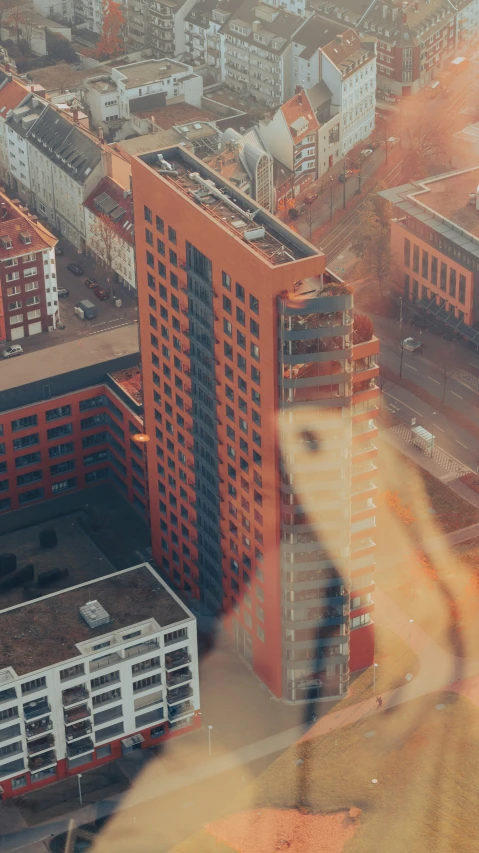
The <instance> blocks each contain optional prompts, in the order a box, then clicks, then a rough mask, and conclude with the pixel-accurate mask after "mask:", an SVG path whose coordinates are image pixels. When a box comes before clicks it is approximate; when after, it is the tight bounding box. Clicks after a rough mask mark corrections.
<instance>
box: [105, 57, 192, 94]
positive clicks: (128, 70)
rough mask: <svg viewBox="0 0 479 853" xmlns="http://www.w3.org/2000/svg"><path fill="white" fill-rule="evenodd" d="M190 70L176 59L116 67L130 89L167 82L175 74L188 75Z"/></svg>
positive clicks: (155, 60)
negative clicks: (160, 81) (162, 81)
mask: <svg viewBox="0 0 479 853" xmlns="http://www.w3.org/2000/svg"><path fill="white" fill-rule="evenodd" d="M189 70H190V68H189V66H188V65H185V64H184V63H183V62H176V61H175V60H174V59H146V60H145V61H144V62H132V63H131V64H130V65H117V66H115V71H119V72H120V74H121V75H122V77H123V79H124V83H125V85H126V87H127V88H128V89H130V88H134V87H135V86H144V85H146V84H147V83H155V82H157V81H158V80H165V79H166V78H167V77H171V76H172V75H173V74H186V73H187V72H189Z"/></svg>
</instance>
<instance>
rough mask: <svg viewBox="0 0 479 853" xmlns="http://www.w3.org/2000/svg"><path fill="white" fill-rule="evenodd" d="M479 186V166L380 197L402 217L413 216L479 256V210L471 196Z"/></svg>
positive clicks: (465, 249) (429, 179) (397, 189)
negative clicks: (470, 201)
mask: <svg viewBox="0 0 479 853" xmlns="http://www.w3.org/2000/svg"><path fill="white" fill-rule="evenodd" d="M478 187H479V166H475V167H474V168H472V169H465V170H462V171H456V172H449V173H448V174H446V175H439V176H438V177H435V178H428V179H427V180H424V181H415V182H414V183H410V184H404V185H403V186H400V187H394V188H392V189H390V190H382V191H381V193H380V195H382V196H383V197H384V198H385V199H387V200H388V201H389V202H391V204H392V205H394V206H395V208H396V209H397V213H396V215H397V214H399V215H400V216H403V217H404V216H411V217H414V218H415V219H418V220H419V221H420V222H423V223H424V224H425V225H426V226H428V227H430V228H432V229H434V230H435V231H438V232H439V233H440V234H441V235H442V236H443V237H445V238H447V239H448V240H451V241H452V242H453V243H456V244H457V245H458V246H459V247H460V248H461V249H463V250H464V251H466V252H469V253H471V254H473V255H475V256H476V257H479V245H478V242H477V240H478V238H479V211H478V210H476V201H475V199H472V201H473V203H472V204H469V199H470V197H471V198H472V195H473V194H476V193H477V191H478Z"/></svg>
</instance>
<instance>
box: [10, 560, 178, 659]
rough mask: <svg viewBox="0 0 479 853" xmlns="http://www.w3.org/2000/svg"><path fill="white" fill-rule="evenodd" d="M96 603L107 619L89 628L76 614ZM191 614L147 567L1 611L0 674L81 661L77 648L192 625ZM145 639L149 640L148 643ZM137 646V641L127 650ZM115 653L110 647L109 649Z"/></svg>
mask: <svg viewBox="0 0 479 853" xmlns="http://www.w3.org/2000/svg"><path fill="white" fill-rule="evenodd" d="M94 600H97V601H99V602H100V604H101V605H102V607H104V608H105V610H106V611H107V613H108V614H109V616H110V621H109V622H108V623H107V624H105V625H100V626H99V627H98V628H89V627H88V625H87V624H86V622H85V621H84V619H83V618H82V616H81V615H80V612H79V608H80V607H82V606H83V605H84V604H86V603H87V602H88V601H94ZM191 618H192V614H191V613H190V611H189V610H188V609H187V608H186V607H185V606H184V605H182V604H181V602H180V601H179V599H177V597H176V596H175V595H174V594H173V593H172V592H171V591H170V590H169V589H168V587H167V586H166V584H165V583H164V582H163V581H161V580H160V578H159V577H158V575H157V574H156V573H155V572H154V571H153V569H152V568H151V566H149V564H148V563H143V564H142V565H139V566H133V567H132V568H131V569H126V570H125V571H122V572H117V573H116V574H114V575H108V576H107V577H103V578H100V579H98V580H94V581H90V582H87V583H85V584H81V585H80V586H76V587H71V588H70V589H66V590H61V591H60V592H54V593H52V594H51V595H46V596H44V597H43V598H37V599H35V600H33V601H29V602H25V603H24V604H18V605H16V606H15V607H11V608H9V609H8V610H1V611H0V670H2V669H5V668H6V667H9V666H11V667H13V669H14V670H15V671H16V673H17V675H20V676H21V675H26V674H27V673H29V672H35V671H36V670H40V669H44V668H45V667H48V666H54V665H55V664H58V663H61V662H62V661H67V660H71V658H74V657H80V652H79V650H78V649H77V647H76V643H82V642H88V640H92V639H94V638H95V637H101V636H102V635H103V634H111V633H112V631H119V630H120V631H121V630H122V629H124V628H127V627H129V626H130V625H135V624H138V623H139V622H145V621H146V620H148V619H155V620H156V621H157V622H158V624H159V625H160V627H161V628H163V627H165V628H166V627H169V626H171V625H175V624H177V623H179V622H184V621H185V620H187V619H191ZM146 639H147V637H146ZM135 643H138V638H137V639H136V640H132V642H131V645H135ZM112 651H114V647H112Z"/></svg>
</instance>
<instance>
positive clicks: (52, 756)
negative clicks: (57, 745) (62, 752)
mask: <svg viewBox="0 0 479 853" xmlns="http://www.w3.org/2000/svg"><path fill="white" fill-rule="evenodd" d="M56 763H57V755H56V752H55V750H54V749H52V750H50V752H45V753H42V755H36V756H35V757H33V758H29V759H28V767H29V769H30V770H31V771H32V773H35V772H36V771H37V770H42V769H43V768H44V767H52V766H53V765H54V764H56Z"/></svg>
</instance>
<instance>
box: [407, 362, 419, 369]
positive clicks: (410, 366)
mask: <svg viewBox="0 0 479 853" xmlns="http://www.w3.org/2000/svg"><path fill="white" fill-rule="evenodd" d="M404 367H409V369H410V370H417V367H413V366H412V364H408V363H407V361H405V362H404Z"/></svg>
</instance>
